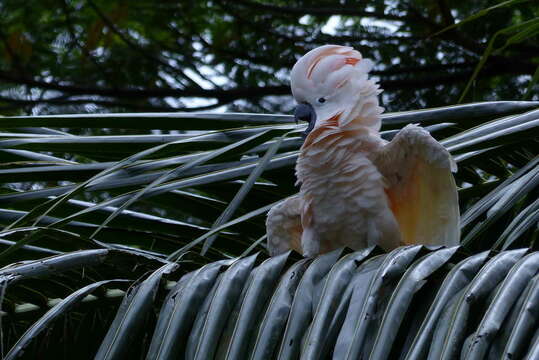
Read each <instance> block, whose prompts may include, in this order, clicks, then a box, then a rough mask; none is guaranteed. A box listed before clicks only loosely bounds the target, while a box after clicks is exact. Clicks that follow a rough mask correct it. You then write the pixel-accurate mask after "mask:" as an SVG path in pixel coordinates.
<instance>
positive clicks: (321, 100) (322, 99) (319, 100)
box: [318, 97, 326, 104]
mask: <svg viewBox="0 0 539 360" xmlns="http://www.w3.org/2000/svg"><path fill="white" fill-rule="evenodd" d="M318 102H319V103H320V104H323V103H325V102H326V99H324V98H323V97H321V98H320V99H318Z"/></svg>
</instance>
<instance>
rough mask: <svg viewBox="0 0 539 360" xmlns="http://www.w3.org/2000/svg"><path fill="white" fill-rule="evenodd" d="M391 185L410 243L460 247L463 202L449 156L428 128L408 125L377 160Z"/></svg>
mask: <svg viewBox="0 0 539 360" xmlns="http://www.w3.org/2000/svg"><path fill="white" fill-rule="evenodd" d="M374 162H375V164H376V166H377V167H378V169H379V170H380V172H381V173H382V174H383V175H384V177H385V180H386V182H387V184H386V186H387V188H386V193H387V195H388V198H389V201H390V206H391V210H392V211H393V214H394V215H395V218H396V219H397V221H398V223H399V227H400V230H401V233H402V237H403V241H404V243H405V244H416V243H420V244H429V245H445V246H454V245H458V244H459V238H460V229H459V204H458V195H457V187H456V184H455V180H454V178H453V175H452V174H451V173H452V172H455V171H456V169H457V167H456V164H455V162H454V160H453V159H452V158H451V155H450V154H449V152H448V151H447V150H446V149H445V148H444V147H443V146H442V145H441V144H440V143H439V142H437V141H436V140H435V139H434V138H432V136H430V134H429V133H428V132H427V131H426V130H424V129H423V128H421V127H419V126H417V125H408V126H406V127H405V128H404V129H402V130H401V131H400V132H399V133H398V134H397V135H396V136H395V138H394V139H393V140H392V141H391V142H390V143H388V144H387V145H385V146H384V147H382V148H381V150H379V151H378V153H376V155H375V156H374Z"/></svg>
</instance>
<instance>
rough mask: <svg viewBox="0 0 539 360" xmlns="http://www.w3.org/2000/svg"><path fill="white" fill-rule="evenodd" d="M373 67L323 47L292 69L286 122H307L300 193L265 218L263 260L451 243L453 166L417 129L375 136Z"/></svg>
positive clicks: (455, 237) (454, 236) (454, 228)
mask: <svg viewBox="0 0 539 360" xmlns="http://www.w3.org/2000/svg"><path fill="white" fill-rule="evenodd" d="M373 65H374V64H373V62H372V61H371V60H370V59H368V58H363V57H362V55H361V53H360V52H359V51H357V50H355V49H354V48H352V47H348V46H340V45H324V46H320V47H317V48H315V49H313V50H311V51H309V52H307V53H306V54H305V55H303V56H302V57H301V58H300V59H299V60H298V61H297V62H296V63H295V65H294V66H293V68H292V70H291V73H290V86H291V90H292V95H293V97H294V99H295V101H296V103H297V107H296V109H295V112H294V117H295V119H296V122H297V121H299V120H301V121H306V122H307V123H308V126H307V128H306V130H305V132H303V133H302V137H303V138H304V140H303V144H302V146H301V148H300V151H299V155H298V159H297V161H296V167H295V175H296V178H297V182H296V185H299V192H298V193H297V194H296V195H293V196H290V197H288V198H286V199H284V200H283V201H281V202H280V203H278V204H276V205H275V206H273V207H272V208H271V209H270V211H269V212H268V214H267V218H266V230H267V248H268V252H269V254H270V255H271V256H275V255H278V254H281V253H284V252H286V251H289V250H295V251H297V252H299V253H300V254H302V255H303V256H306V257H313V256H316V255H318V254H321V253H325V252H329V251H332V250H334V249H337V248H341V247H349V248H351V249H353V250H360V249H363V248H366V247H369V246H373V245H378V246H379V247H381V248H382V249H384V250H386V251H390V250H392V249H394V248H397V247H399V246H402V245H411V244H425V245H433V246H438V245H441V246H448V247H449V246H456V245H458V244H459V238H460V230H459V205H458V194H457V187H456V183H455V180H454V178H453V174H452V173H453V172H456V171H457V166H456V163H455V161H454V159H453V158H452V157H451V155H450V154H449V152H448V151H447V150H446V149H445V148H444V146H443V145H441V144H440V143H439V142H438V141H436V140H435V139H434V138H433V137H432V136H431V135H430V133H429V132H428V131H426V130H425V129H423V128H422V127H420V126H419V125H417V124H413V123H410V124H408V125H406V126H405V127H404V128H402V129H401V130H400V131H399V132H398V133H397V134H396V135H395V136H394V137H393V139H392V140H391V141H386V140H384V139H383V138H382V137H381V135H380V127H381V114H382V113H383V111H384V109H383V108H382V107H381V106H379V101H378V96H379V95H380V93H381V92H382V90H381V89H380V86H379V85H378V84H377V82H376V81H375V80H373V79H372V78H370V77H369V72H370V71H371V69H372V68H373Z"/></svg>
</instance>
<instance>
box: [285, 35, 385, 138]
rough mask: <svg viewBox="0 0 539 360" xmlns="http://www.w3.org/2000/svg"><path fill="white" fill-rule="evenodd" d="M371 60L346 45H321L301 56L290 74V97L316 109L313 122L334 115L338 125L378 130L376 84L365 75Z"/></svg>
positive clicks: (321, 120) (321, 123)
mask: <svg viewBox="0 0 539 360" xmlns="http://www.w3.org/2000/svg"><path fill="white" fill-rule="evenodd" d="M372 67H373V63H372V61H371V60H369V59H365V58H363V57H362V56H361V53H360V52H359V51H357V50H354V49H353V48H351V47H348V46H339V45H324V46H321V47H318V48H316V49H313V50H311V51H309V52H308V53H307V54H305V55H304V56H302V57H301V58H300V59H299V60H298V61H297V63H296V64H295V65H294V67H293V68H292V72H291V74H290V77H291V88H292V94H293V95H294V98H295V99H296V101H297V102H298V103H299V104H308V105H309V106H311V107H312V108H313V110H314V111H315V112H316V119H317V121H316V125H314V128H316V127H319V126H324V125H327V124H326V123H327V121H328V120H330V119H334V118H335V117H337V118H338V119H339V121H338V126H339V127H343V126H347V125H348V124H352V125H360V126H366V127H368V128H371V129H373V130H375V131H378V130H379V128H380V127H379V119H378V115H379V114H380V113H381V112H382V110H383V109H382V108H380V107H379V106H378V99H377V95H378V94H379V93H380V92H381V91H380V90H379V88H378V85H376V83H375V82H374V81H373V80H370V79H369V78H368V73H369V71H370V70H371V69H372Z"/></svg>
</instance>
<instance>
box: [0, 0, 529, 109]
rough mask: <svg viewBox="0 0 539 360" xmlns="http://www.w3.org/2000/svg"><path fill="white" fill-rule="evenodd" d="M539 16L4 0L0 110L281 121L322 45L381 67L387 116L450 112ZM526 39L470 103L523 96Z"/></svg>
mask: <svg viewBox="0 0 539 360" xmlns="http://www.w3.org/2000/svg"><path fill="white" fill-rule="evenodd" d="M504 3H510V6H499V7H497V8H495V9H493V10H492V11H490V12H488V20H485V19H486V18H482V19H480V20H478V21H471V22H468V23H466V24H463V25H462V26H459V27H455V28H452V29H451V30H449V31H445V32H442V33H438V32H439V31H440V30H442V29H444V28H446V27H448V26H451V25H453V24H455V23H458V22H460V21H462V20H463V19H466V18H467V17H469V16H472V15H476V14H478V13H479V11H480V10H481V9H486V8H489V7H492V6H496V5H500V4H504ZM538 11H539V5H537V2H535V1H514V0H513V1H506V2H502V1H494V0H481V1H466V0H457V1H448V0H436V1H427V0H425V1H423V0H406V1H392V0H370V1H357V0H342V1H335V0H332V1H328V0H323V1H312V0H311V1H309V0H303V1H301V0H300V1H292V2H290V1H277V0H273V1H270V0H268V1H256V0H237V1H227V0H212V1H192V0H182V1H171V0H164V1H158V2H157V1H152V0H141V1H136V2H133V1H123V0H119V1H106V0H44V1H37V0H29V1H24V2H20V1H17V0H3V1H2V2H1V3H0V12H1V13H2V17H1V19H0V29H1V30H0V81H1V82H2V83H1V84H0V110H1V111H2V113H3V114H5V115H7V114H20V113H26V114H51V113H76V112H91V113H95V112H113V111H114V112H115V111H176V110H180V111H199V110H208V109H216V108H217V109H221V110H224V109H228V110H238V111H254V112H271V113H275V112H289V111H290V110H291V108H292V106H293V103H292V101H291V98H290V95H289V93H290V91H289V87H288V72H289V70H290V68H291V67H292V65H293V64H294V62H295V61H296V60H297V58H298V57H299V56H301V55H302V54H304V53H305V52H306V51H307V50H310V49H312V48H314V47H316V46H319V45H323V44H327V43H335V44H341V45H350V46H353V47H356V48H357V49H359V50H360V51H361V52H362V53H363V55H364V56H365V57H369V58H372V59H373V60H375V63H376V67H375V70H374V72H373V74H375V75H376V76H377V77H378V78H379V79H380V82H381V84H382V88H384V89H385V93H384V95H383V97H382V100H383V103H384V105H385V106H386V108H387V109H388V110H390V111H396V110H405V109H417V108H424V107H433V106H442V105H448V104H453V103H455V102H457V100H458V99H459V96H460V95H461V93H462V90H463V87H464V84H465V83H466V81H467V80H468V79H469V78H470V76H471V74H472V72H473V70H474V68H475V66H476V65H477V64H478V62H479V60H480V58H481V56H482V55H483V53H484V51H485V50H486V49H487V45H488V41H489V39H491V37H492V36H493V35H494V34H495V33H496V32H497V31H499V30H501V29H505V28H508V27H510V26H514V25H516V24H520V23H524V22H526V21H529V20H533V19H534V18H535V17H536V16H537V13H538ZM510 35H512V34H501V36H499V37H498V38H497V40H496V44H495V45H496V46H495V48H498V47H502V45H504V44H505V41H506V40H507V39H508V38H509V37H510ZM529 35H530V37H529V38H527V39H526V41H519V42H513V43H512V44H511V45H510V46H507V47H505V48H503V49H502V50H501V51H498V52H496V53H494V54H492V56H490V58H489V59H488V61H487V62H486V63H485V65H484V67H483V69H482V70H481V73H480V76H479V77H478V78H477V81H475V82H474V83H473V87H472V91H470V92H469V93H468V96H466V98H465V100H466V101H467V102H468V101H485V100H494V99H520V98H522V97H523V96H524V93H525V91H526V88H527V85H528V84H529V81H530V78H531V76H532V75H533V74H534V72H535V71H536V68H537V66H538V60H537V57H538V54H539V46H538V45H537V36H536V34H535V35H534V34H529ZM534 40H535V41H534ZM530 94H535V95H534V96H535V98H536V96H537V94H536V92H535V93H534V92H531V93H530Z"/></svg>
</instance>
